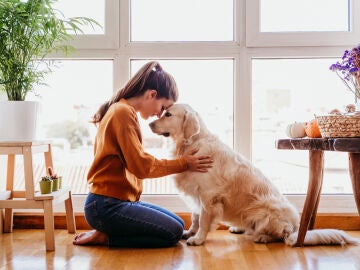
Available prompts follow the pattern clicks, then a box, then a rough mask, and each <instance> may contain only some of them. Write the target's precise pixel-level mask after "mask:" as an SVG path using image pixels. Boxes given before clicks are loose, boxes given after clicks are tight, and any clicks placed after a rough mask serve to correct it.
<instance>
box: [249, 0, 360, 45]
mask: <svg viewBox="0 0 360 270" xmlns="http://www.w3.org/2000/svg"><path fill="white" fill-rule="evenodd" d="M260 2H261V0H246V14H248V15H249V14H251V16H247V17H246V45H247V46H248V47H274V46H276V47H278V46H290V47H293V46H346V45H349V44H357V42H358V37H359V36H360V18H359V16H358V15H359V14H358V12H357V11H358V10H360V2H359V1H356V0H349V6H350V14H349V15H350V19H349V23H350V25H349V27H350V31H349V32H342V31H326V32H322V31H316V32H260V20H261V17H260Z"/></svg>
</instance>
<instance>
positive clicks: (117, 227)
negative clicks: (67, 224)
mask: <svg viewBox="0 0 360 270" xmlns="http://www.w3.org/2000/svg"><path fill="white" fill-rule="evenodd" d="M84 211H85V218H86V221H87V222H88V224H89V225H90V226H91V227H93V228H94V229H96V230H98V231H100V232H103V233H105V234H107V235H108V237H109V246H111V247H143V248H150V247H152V248H156V247H169V246H174V245H176V243H177V242H178V241H179V240H180V239H181V237H182V233H183V229H184V221H183V220H182V219H181V218H180V217H178V216H177V215H175V214H173V213H171V212H169V211H168V210H166V209H163V208H161V207H159V206H156V205H152V204H149V203H145V202H141V201H138V202H129V201H122V200H118V199H115V198H112V197H107V196H102V195H97V194H93V193H89V194H88V196H87V199H86V202H85V208H84Z"/></svg>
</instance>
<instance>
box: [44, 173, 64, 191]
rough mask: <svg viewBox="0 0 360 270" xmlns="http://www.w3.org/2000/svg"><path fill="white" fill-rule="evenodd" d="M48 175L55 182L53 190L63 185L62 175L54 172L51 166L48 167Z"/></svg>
mask: <svg viewBox="0 0 360 270" xmlns="http://www.w3.org/2000/svg"><path fill="white" fill-rule="evenodd" d="M47 171H48V175H49V177H50V179H51V180H52V182H53V186H52V191H58V190H59V189H61V187H62V176H58V175H57V174H56V173H54V172H53V169H52V168H51V167H49V168H48V169H47Z"/></svg>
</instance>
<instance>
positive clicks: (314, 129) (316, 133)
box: [305, 119, 321, 138]
mask: <svg viewBox="0 0 360 270" xmlns="http://www.w3.org/2000/svg"><path fill="white" fill-rule="evenodd" d="M305 133H306V136H308V137H309V138H321V133H320V129H319V125H318V122H317V120H316V119H313V120H311V121H310V122H306V124H305Z"/></svg>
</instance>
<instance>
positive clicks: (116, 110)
mask: <svg viewBox="0 0 360 270" xmlns="http://www.w3.org/2000/svg"><path fill="white" fill-rule="evenodd" d="M186 168H187V164H186V161H185V159H184V158H179V159H175V160H166V159H161V160H159V159H156V158H155V157H153V156H152V155H150V154H148V153H146V152H144V149H143V147H142V137H141V130H140V124H139V122H138V118H137V114H136V111H135V110H134V108H133V107H132V106H130V105H129V104H128V103H127V101H126V100H125V99H121V100H120V101H119V102H117V103H115V104H113V105H111V106H110V108H109V110H108V111H107V112H106V114H105V116H104V118H103V119H102V120H101V122H100V124H99V127H98V131H97V135H96V138H95V145H94V160H93V163H92V165H91V167H90V169H89V172H88V176H87V179H88V184H90V192H92V193H95V194H100V195H105V196H110V197H114V198H118V199H120V200H126V201H138V200H139V198H140V195H141V193H142V179H144V178H156V177H162V176H165V175H169V174H173V173H181V172H184V171H185V170H186Z"/></svg>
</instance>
